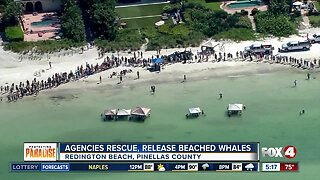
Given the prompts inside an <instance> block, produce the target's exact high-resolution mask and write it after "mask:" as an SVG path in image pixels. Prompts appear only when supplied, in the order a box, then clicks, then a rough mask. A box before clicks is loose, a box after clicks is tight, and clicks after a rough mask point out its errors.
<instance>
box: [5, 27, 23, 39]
mask: <svg viewBox="0 0 320 180" xmlns="http://www.w3.org/2000/svg"><path fill="white" fill-rule="evenodd" d="M5 33H6V37H7V38H8V40H9V41H23V32H22V29H21V27H20V26H19V25H16V26H9V27H6V29H5Z"/></svg>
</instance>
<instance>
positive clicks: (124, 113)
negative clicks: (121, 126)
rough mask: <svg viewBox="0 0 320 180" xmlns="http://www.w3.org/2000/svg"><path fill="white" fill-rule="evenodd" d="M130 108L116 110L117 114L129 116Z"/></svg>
mask: <svg viewBox="0 0 320 180" xmlns="http://www.w3.org/2000/svg"><path fill="white" fill-rule="evenodd" d="M130 115H131V109H120V110H118V113H117V116H130Z"/></svg>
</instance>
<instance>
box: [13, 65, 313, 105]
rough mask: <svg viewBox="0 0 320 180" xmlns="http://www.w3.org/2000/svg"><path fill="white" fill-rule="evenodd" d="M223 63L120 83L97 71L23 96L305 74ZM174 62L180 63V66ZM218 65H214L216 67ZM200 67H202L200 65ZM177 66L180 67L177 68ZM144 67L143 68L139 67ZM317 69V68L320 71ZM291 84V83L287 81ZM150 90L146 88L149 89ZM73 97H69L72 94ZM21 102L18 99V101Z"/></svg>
mask: <svg viewBox="0 0 320 180" xmlns="http://www.w3.org/2000/svg"><path fill="white" fill-rule="evenodd" d="M220 63H221V64H220V65H219V66H218V67H217V66H216V65H217V64H218V63H208V64H213V65H212V66H209V67H206V68H204V67H202V68H194V67H193V68H189V69H188V68H184V71H183V70H181V69H179V68H183V66H184V64H174V65H171V66H172V67H170V68H171V69H169V68H168V69H166V68H165V69H164V70H163V71H161V73H155V72H148V71H140V72H141V78H140V79H138V80H134V79H135V77H136V75H135V73H134V72H135V71H134V72H133V73H129V74H127V76H126V77H125V78H124V80H123V83H121V84H117V82H118V81H119V78H112V79H110V78H108V79H104V80H102V83H101V84H97V82H99V78H98V77H99V76H100V75H107V74H108V73H110V72H111V71H113V70H114V69H111V70H106V71H103V72H101V73H98V74H94V75H91V76H89V77H88V78H86V79H81V80H77V81H73V82H69V83H66V84H62V85H60V86H58V87H56V88H51V89H46V90H43V91H40V92H39V94H38V95H37V96H33V95H32V96H27V97H24V98H23V100H26V101H34V100H37V99H38V98H51V99H53V100H54V99H59V98H61V97H64V96H66V99H69V98H70V97H71V96H72V97H71V98H73V97H75V98H76V97H78V96H77V95H78V94H82V93H87V92H95V91H99V90H101V89H104V90H105V89H106V88H108V89H107V91H109V93H111V92H116V91H117V90H119V89H132V88H135V87H137V86H140V85H142V86H146V85H150V86H151V85H154V84H155V85H160V86H161V84H169V83H172V84H180V83H181V84H182V82H181V81H183V75H184V74H186V75H187V81H186V82H184V83H186V84H188V82H190V83H192V82H196V81H205V80H209V79H212V78H241V77H246V76H255V75H267V74H271V73H277V72H294V73H296V72H298V73H303V72H305V71H304V70H300V69H296V68H292V67H289V66H285V65H281V64H271V65H270V64H268V63H254V62H220ZM175 65H178V66H179V65H180V67H177V66H175ZM214 65H215V66H214ZM199 67H201V66H199ZM177 68H178V70H177ZM140 70H141V69H140ZM317 72H318V71H317ZM288 83H290V82H288ZM148 91H149V89H146V92H148ZM69 96H70V97H69ZM18 101H19V100H18Z"/></svg>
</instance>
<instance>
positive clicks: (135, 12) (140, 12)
mask: <svg viewBox="0 0 320 180" xmlns="http://www.w3.org/2000/svg"><path fill="white" fill-rule="evenodd" d="M165 5H166V4H154V5H145V6H132V7H123V8H116V13H118V15H119V16H120V17H121V18H126V17H140V16H151V15H160V14H161V13H162V10H163V7H164V6H165Z"/></svg>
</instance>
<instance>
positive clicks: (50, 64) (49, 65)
mask: <svg viewBox="0 0 320 180" xmlns="http://www.w3.org/2000/svg"><path fill="white" fill-rule="evenodd" d="M49 67H50V69H51V61H49Z"/></svg>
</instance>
